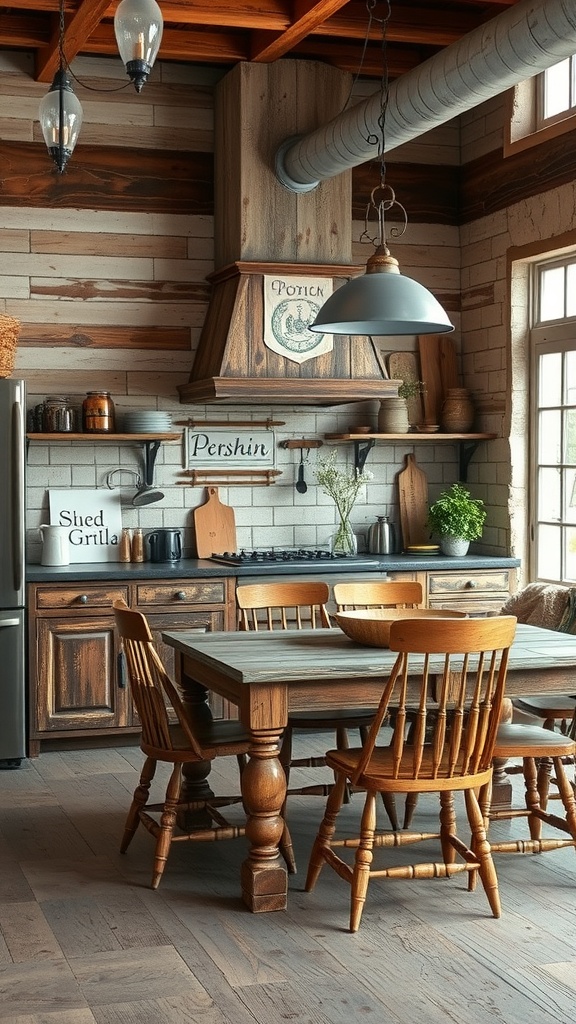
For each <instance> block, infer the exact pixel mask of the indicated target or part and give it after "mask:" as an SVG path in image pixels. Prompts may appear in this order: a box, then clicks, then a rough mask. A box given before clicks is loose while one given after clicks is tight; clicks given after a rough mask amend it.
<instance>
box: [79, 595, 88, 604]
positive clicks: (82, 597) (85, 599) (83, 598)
mask: <svg viewBox="0 0 576 1024" xmlns="http://www.w3.org/2000/svg"><path fill="white" fill-rule="evenodd" d="M78 600H79V602H80V604H88V594H80V597H79V598H78Z"/></svg>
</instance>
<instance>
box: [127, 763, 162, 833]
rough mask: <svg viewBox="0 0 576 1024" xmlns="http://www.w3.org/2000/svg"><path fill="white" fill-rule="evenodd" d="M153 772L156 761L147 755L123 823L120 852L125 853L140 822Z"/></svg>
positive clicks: (148, 794)
mask: <svg viewBox="0 0 576 1024" xmlns="http://www.w3.org/2000/svg"><path fill="white" fill-rule="evenodd" d="M155 772H156V761H155V760H154V758H153V757H147V758H146V760H145V761H144V765H143V767H142V771H141V772H140V782H139V784H138V786H137V787H136V789H135V790H134V796H133V797H132V803H131V805H130V810H129V811H128V817H127V818H126V824H125V825H124V835H123V836H122V842H121V843H120V853H126V850H127V849H128V847H129V846H130V843H131V842H132V839H133V838H134V834H135V832H136V829H137V828H138V825H139V824H140V811H142V810H143V809H144V808H145V806H146V804H147V803H148V797H149V796H150V785H151V783H152V779H153V778H154V774H155Z"/></svg>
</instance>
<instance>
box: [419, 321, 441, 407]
mask: <svg viewBox="0 0 576 1024" xmlns="http://www.w3.org/2000/svg"><path fill="white" fill-rule="evenodd" d="M441 337H442V335H440V334H424V335H421V336H420V337H419V338H418V351H419V353H420V368H421V372H422V380H423V381H424V383H425V385H426V390H425V392H424V394H423V395H422V401H423V404H424V423H426V424H432V423H440V410H441V408H442V401H443V390H442V376H441V370H440V343H441Z"/></svg>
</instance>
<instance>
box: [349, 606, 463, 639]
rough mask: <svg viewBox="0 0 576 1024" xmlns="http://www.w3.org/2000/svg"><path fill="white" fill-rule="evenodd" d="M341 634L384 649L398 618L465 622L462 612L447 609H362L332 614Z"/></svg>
mask: <svg viewBox="0 0 576 1024" xmlns="http://www.w3.org/2000/svg"><path fill="white" fill-rule="evenodd" d="M334 618H335V619H336V622H337V623H338V625H339V626H340V629H341V630H342V632H344V633H346V636H349V637H350V639H351V640H355V641H356V643H359V644H363V645H364V646H365V647H388V645H389V643H390V628H391V626H392V623H393V622H397V621H398V619H465V618H467V613H466V612H458V611H452V610H451V609H448V608H362V609H359V610H358V611H354V612H335V613H334Z"/></svg>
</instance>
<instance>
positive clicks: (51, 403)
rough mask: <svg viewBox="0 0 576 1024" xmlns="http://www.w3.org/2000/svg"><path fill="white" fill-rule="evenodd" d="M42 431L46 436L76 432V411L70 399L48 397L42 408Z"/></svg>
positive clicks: (54, 396)
mask: <svg viewBox="0 0 576 1024" xmlns="http://www.w3.org/2000/svg"><path fill="white" fill-rule="evenodd" d="M42 429H43V431H44V433H46V434H65V433H72V432H73V430H74V409H73V408H72V406H71V405H70V399H69V398H63V397H62V396H61V395H48V397H47V398H46V399H45V401H44V404H43V406H42Z"/></svg>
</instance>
